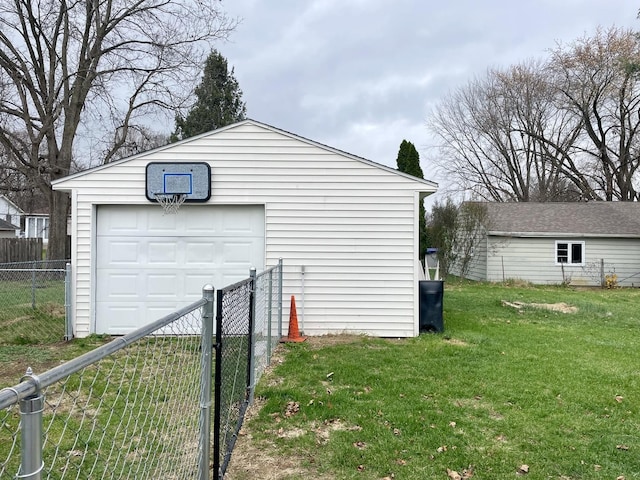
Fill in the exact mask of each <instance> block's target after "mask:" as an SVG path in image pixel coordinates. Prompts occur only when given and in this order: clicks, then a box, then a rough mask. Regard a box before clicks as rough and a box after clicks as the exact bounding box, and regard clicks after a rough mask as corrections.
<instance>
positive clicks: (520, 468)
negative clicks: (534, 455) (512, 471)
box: [517, 464, 529, 475]
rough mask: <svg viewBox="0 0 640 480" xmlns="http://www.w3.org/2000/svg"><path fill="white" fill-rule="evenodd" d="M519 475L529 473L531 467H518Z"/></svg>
mask: <svg viewBox="0 0 640 480" xmlns="http://www.w3.org/2000/svg"><path fill="white" fill-rule="evenodd" d="M517 473H518V475H524V474H526V473H529V465H526V464H524V465H520V466H519V467H518V472H517Z"/></svg>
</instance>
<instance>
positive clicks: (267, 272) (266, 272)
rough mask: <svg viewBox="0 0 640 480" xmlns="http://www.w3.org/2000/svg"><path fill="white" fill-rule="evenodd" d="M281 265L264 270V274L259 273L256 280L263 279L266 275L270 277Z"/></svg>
mask: <svg viewBox="0 0 640 480" xmlns="http://www.w3.org/2000/svg"><path fill="white" fill-rule="evenodd" d="M280 266H281V265H280V264H278V265H274V266H273V267H270V268H267V269H266V270H263V271H262V272H260V273H258V274H257V275H256V278H260V277H263V276H264V275H268V274H269V273H271V272H275V271H276V270H277V269H278V268H279V267H280Z"/></svg>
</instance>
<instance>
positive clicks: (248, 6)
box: [219, 0, 640, 183]
mask: <svg viewBox="0 0 640 480" xmlns="http://www.w3.org/2000/svg"><path fill="white" fill-rule="evenodd" d="M223 6H224V8H226V10H227V12H228V13H229V14H230V15H232V16H237V17H240V18H241V19H242V23H241V24H240V25H239V26H238V28H237V29H236V31H235V32H234V33H233V34H232V36H231V38H230V40H229V42H227V43H224V44H220V45H219V50H220V52H221V53H222V54H223V55H224V56H225V57H226V58H227V60H228V62H229V65H230V66H233V67H234V68H235V76H236V78H237V80H238V82H239V83H240V87H241V89H242V91H243V98H244V100H245V102H246V104H247V115H248V117H250V118H253V119H255V120H258V121H261V122H264V123H267V124H270V125H273V126H275V127H278V128H281V129H284V130H287V131H290V132H292V133H295V134H298V135H301V136H303V137H307V138H309V139H312V140H315V141H318V142H321V143H324V144H327V145H330V146H332V147H335V148H338V149H341V150H345V151H347V152H349V153H352V154H355V155H358V156H361V157H364V158H367V159H369V160H373V161H375V162H379V163H383V164H385V165H389V166H392V167H395V166H396V164H395V160H396V157H397V153H398V148H399V146H400V142H401V141H402V140H403V139H406V140H409V141H411V142H413V143H414V144H415V146H416V148H417V149H418V151H419V152H420V156H421V165H422V169H423V170H424V172H425V178H430V179H434V180H436V181H439V182H440V183H442V182H443V181H446V179H439V178H437V177H436V175H435V174H434V173H433V169H432V167H431V166H430V162H429V157H430V156H431V155H434V154H435V153H436V152H435V150H434V149H433V148H430V147H432V146H433V144H434V140H433V138H432V137H431V136H430V135H429V132H428V130H427V128H426V118H427V116H428V112H429V111H430V109H432V108H433V106H434V105H436V104H437V103H438V102H439V100H440V99H441V98H442V97H443V96H444V95H445V94H446V93H447V92H448V91H449V90H451V89H454V88H456V87H458V86H462V85H465V84H466V83H467V82H468V81H469V80H471V79H472V78H473V77H474V76H482V75H484V73H485V72H486V70H487V68H489V67H502V66H508V65H512V64H516V63H519V62H521V61H525V60H528V59H532V58H544V57H546V56H547V53H546V52H547V51H548V49H550V48H553V47H554V46H555V45H556V44H557V42H562V43H567V42H571V41H572V40H575V39H576V38H579V37H581V36H583V35H585V34H589V35H590V34H592V33H593V32H595V30H596V28H597V27H598V26H602V27H610V26H614V25H615V26H618V27H630V28H633V29H635V30H640V20H638V19H637V18H636V15H637V13H638V9H639V8H640V2H636V1H635V0H483V1H478V0H448V1H447V0H439V1H435V0H394V1H389V0H308V1H307V0H226V1H224V2H223Z"/></svg>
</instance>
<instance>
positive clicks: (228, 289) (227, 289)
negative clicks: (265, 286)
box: [218, 277, 252, 293]
mask: <svg viewBox="0 0 640 480" xmlns="http://www.w3.org/2000/svg"><path fill="white" fill-rule="evenodd" d="M251 281H252V278H251V277H249V278H245V279H244V280H240V281H239V282H236V283H234V284H231V285H228V286H226V287H224V288H221V289H220V290H218V291H219V292H222V293H227V292H231V291H232V290H236V289H238V288H240V287H243V286H244V285H246V284H247V283H251Z"/></svg>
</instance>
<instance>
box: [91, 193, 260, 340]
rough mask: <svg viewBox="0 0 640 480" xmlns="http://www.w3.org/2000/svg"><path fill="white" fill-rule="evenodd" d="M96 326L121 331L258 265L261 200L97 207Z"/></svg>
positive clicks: (101, 330)
mask: <svg viewBox="0 0 640 480" xmlns="http://www.w3.org/2000/svg"><path fill="white" fill-rule="evenodd" d="M97 232H98V235H97V239H96V247H97V248H96V252H97V256H96V262H95V264H96V272H95V275H96V292H95V298H96V302H95V305H96V307H95V315H96V318H95V329H96V333H109V334H114V335H115V334H125V333H128V332H130V331H133V330H135V329H136V328H139V327H140V326H142V325H145V324H147V323H150V322H153V321H155V320H157V319H159V318H161V317H163V316H165V315H168V314H170V313H172V312H174V311H176V310H177V309H179V308H181V307H184V306H186V305H188V304H190V303H193V302H194V301H196V300H198V299H199V298H201V296H202V287H203V286H204V285H205V284H212V285H214V286H215V287H216V288H222V287H225V286H227V285H230V284H232V283H235V282H237V281H240V280H243V279H245V278H247V276H248V275H249V269H250V268H251V267H256V268H257V269H258V270H260V269H262V268H263V266H264V208H263V207H262V206H218V205H215V206H214V205H201V206H195V205H187V206H183V207H181V209H180V211H179V212H178V213H177V214H176V215H163V212H162V209H160V208H159V207H158V206H153V205H105V206H99V207H98V214H97Z"/></svg>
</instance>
